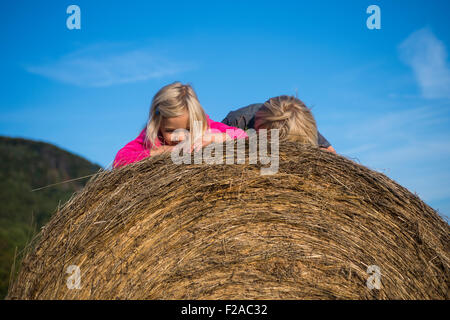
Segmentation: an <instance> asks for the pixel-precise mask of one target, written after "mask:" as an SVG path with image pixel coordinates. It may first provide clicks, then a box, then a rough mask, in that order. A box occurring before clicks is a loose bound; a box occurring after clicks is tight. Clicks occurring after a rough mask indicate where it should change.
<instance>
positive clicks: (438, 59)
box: [399, 28, 450, 99]
mask: <svg viewBox="0 0 450 320" xmlns="http://www.w3.org/2000/svg"><path fill="white" fill-rule="evenodd" d="M399 53H400V58H401V59H402V60H403V61H404V62H405V63H406V64H407V65H409V66H410V67H411V68H412V69H413V72H414V75H415V77H416V80H417V82H418V84H419V86H420V88H421V91H422V95H423V97H424V98H431V99H432V98H450V68H449V65H448V63H447V51H446V48H445V45H444V43H443V42H442V41H440V40H439V39H438V38H437V37H436V36H435V35H434V34H433V32H432V31H431V30H430V29H428V28H423V29H420V30H417V31H415V32H413V33H412V34H411V35H409V36H408V38H406V39H405V40H404V41H403V42H402V43H401V44H400V45H399Z"/></svg>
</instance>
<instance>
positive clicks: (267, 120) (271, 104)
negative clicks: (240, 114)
mask: <svg viewBox="0 0 450 320" xmlns="http://www.w3.org/2000/svg"><path fill="white" fill-rule="evenodd" d="M255 118H257V120H256V119H255V120H256V123H255V124H257V125H258V128H261V127H264V128H265V129H279V130H280V131H279V137H280V140H287V141H298V142H301V143H308V144H312V145H314V146H318V142H317V125H316V120H315V119H314V116H313V115H312V113H311V110H310V109H309V108H308V107H306V106H305V104H304V103H303V102H302V101H301V100H300V99H297V98H295V97H292V96H279V97H275V98H271V99H269V100H267V101H266V102H265V103H264V104H263V105H262V106H261V108H260V109H259V110H258V112H257V113H256V117H255Z"/></svg>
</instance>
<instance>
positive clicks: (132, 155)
mask: <svg viewBox="0 0 450 320" xmlns="http://www.w3.org/2000/svg"><path fill="white" fill-rule="evenodd" d="M206 119H207V120H208V124H209V128H210V129H216V130H218V131H220V132H226V131H227V130H229V131H228V132H227V133H228V135H229V136H230V137H231V138H232V139H241V138H246V137H247V134H246V133H245V131H243V130H241V129H238V128H235V127H230V126H228V125H226V124H224V123H221V122H216V121H213V120H211V119H210V118H209V116H208V115H206ZM145 131H146V129H144V130H142V131H141V133H140V134H139V136H138V137H137V138H136V139H134V140H133V141H131V142H128V143H127V144H126V145H125V146H124V147H123V148H122V149H120V150H119V152H117V155H116V157H115V159H114V163H113V167H114V168H118V167H121V166H124V165H127V164H130V163H133V162H137V161H140V160H142V159H144V158H147V157H149V156H150V149H147V148H145V146H144V140H145ZM155 145H156V146H158V145H160V143H159V141H156V142H155Z"/></svg>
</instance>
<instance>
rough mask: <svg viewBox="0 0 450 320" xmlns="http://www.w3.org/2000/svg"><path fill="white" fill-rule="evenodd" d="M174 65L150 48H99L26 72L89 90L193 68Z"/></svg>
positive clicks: (80, 51)
mask: <svg viewBox="0 0 450 320" xmlns="http://www.w3.org/2000/svg"><path fill="white" fill-rule="evenodd" d="M191 68H192V66H189V65H187V64H186V63H184V64H180V63H174V62H171V61H169V60H168V59H167V58H164V57H162V56H161V55H158V54H156V53H154V52H152V50H151V49H150V48H137V49H136V48H134V49H130V48H126V49H125V48H123V46H120V45H108V44H102V45H95V46H91V47H88V48H84V49H82V50H78V51H76V52H73V53H70V54H67V55H65V56H63V57H61V58H59V59H58V60H57V61H55V62H51V63H48V64H42V65H34V66H28V67H26V70H27V71H29V72H31V73H34V74H38V75H41V76H44V77H47V78H50V79H53V80H56V81H61V82H64V83H69V84H73V85H78V86H87V87H106V86H111V85H116V84H123V83H130V82H138V81H145V80H149V79H154V78H161V77H164V76H170V75H174V74H177V73H180V72H183V71H186V70H189V69H191Z"/></svg>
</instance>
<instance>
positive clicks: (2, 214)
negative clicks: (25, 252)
mask: <svg viewBox="0 0 450 320" xmlns="http://www.w3.org/2000/svg"><path fill="white" fill-rule="evenodd" d="M99 169H101V167H100V166H98V165H96V164H93V163H91V162H89V161H87V160H86V159H83V158H81V157H79V156H77V155H74V154H72V153H70V152H67V151H65V150H62V149H60V148H58V147H56V146H54V145H51V144H48V143H44V142H37V141H31V140H26V139H20V138H9V137H0V298H4V297H5V296H6V293H7V290H8V284H9V279H10V273H11V266H12V264H13V261H14V255H15V250H16V248H17V252H20V251H21V250H22V249H23V248H24V247H25V245H26V244H27V243H28V242H29V241H30V240H31V238H32V237H33V235H34V234H35V233H37V232H38V231H39V230H40V228H41V227H42V226H43V225H44V224H45V223H46V222H47V221H48V220H49V219H50V216H51V215H52V214H53V213H54V212H55V211H56V209H57V207H58V204H59V203H60V204H61V205H62V204H64V203H65V202H66V201H67V200H69V198H70V196H71V195H72V194H73V193H74V192H75V191H77V190H80V189H81V188H83V186H84V184H85V183H86V182H87V180H88V178H85V179H80V180H76V181H73V182H67V183H62V184H57V185H54V186H49V185H51V184H55V183H59V182H62V181H66V180H70V179H74V178H79V177H83V176H87V175H90V174H93V173H96V172H97V171H98V170H99ZM44 186H49V187H46V188H43V189H39V188H41V187H44ZM35 189H39V190H35ZM32 190H34V191H32ZM18 262H19V261H18V260H16V267H17V264H18Z"/></svg>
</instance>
